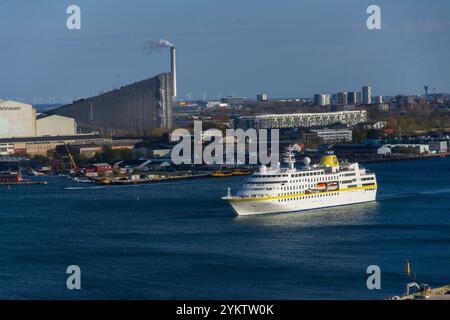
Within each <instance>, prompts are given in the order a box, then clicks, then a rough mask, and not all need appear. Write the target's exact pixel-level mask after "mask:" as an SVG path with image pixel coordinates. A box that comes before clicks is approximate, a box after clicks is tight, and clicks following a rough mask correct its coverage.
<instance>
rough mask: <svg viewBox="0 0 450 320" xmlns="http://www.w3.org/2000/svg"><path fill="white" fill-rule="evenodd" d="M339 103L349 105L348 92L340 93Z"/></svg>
mask: <svg viewBox="0 0 450 320" xmlns="http://www.w3.org/2000/svg"><path fill="white" fill-rule="evenodd" d="M338 104H342V105H344V106H345V105H347V104H348V94H347V92H339V93H338Z"/></svg>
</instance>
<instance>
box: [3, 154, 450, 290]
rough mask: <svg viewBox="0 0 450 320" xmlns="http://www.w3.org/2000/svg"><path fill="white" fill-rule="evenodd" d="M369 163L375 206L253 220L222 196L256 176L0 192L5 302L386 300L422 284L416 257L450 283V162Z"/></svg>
mask: <svg viewBox="0 0 450 320" xmlns="http://www.w3.org/2000/svg"><path fill="white" fill-rule="evenodd" d="M367 167H369V168H370V169H372V170H374V171H375V172H376V173H377V175H378V180H379V188H380V189H379V193H378V201H377V202H376V203H371V204H363V205H353V206H346V207H340V208H330V209H323V210H315V211H308V212H306V213H290V214H276V215H264V216H253V217H236V216H234V215H233V213H232V211H231V209H230V207H229V206H228V204H227V203H226V202H223V201H222V200H220V198H221V196H223V195H225V194H226V191H227V190H226V189H227V187H228V186H230V187H231V188H232V189H233V190H236V189H237V188H238V187H239V186H240V185H241V184H242V183H243V181H244V179H246V178H245V177H243V178H220V179H219V178H216V179H202V180H190V181H183V182H176V183H167V184H153V185H143V186H129V187H92V186H90V185H87V186H86V185H80V184H75V183H73V182H71V181H68V180H65V179H63V178H58V177H52V178H48V180H49V185H47V186H20V187H11V188H10V189H8V188H7V187H0V200H1V206H0V298H2V299H383V298H386V297H389V296H392V295H397V294H401V293H403V292H404V290H405V284H406V283H407V282H409V281H411V280H413V278H414V276H411V277H408V276H406V275H405V261H406V259H409V260H410V261H411V267H412V272H413V275H415V277H416V278H417V281H419V282H425V283H429V284H431V285H432V286H438V285H444V284H448V283H450V185H449V182H450V170H449V169H450V158H447V159H430V160H419V161H404V162H392V163H378V164H371V165H367ZM65 187H69V188H71V189H69V190H64V189H63V188H65ZM69 265H78V266H80V268H81V271H82V277H81V285H82V290H79V291H69V290H68V289H67V287H66V279H67V274H66V268H67V267H68V266H69ZM369 265H378V266H379V267H380V268H381V286H382V289H381V290H368V289H367V287H366V279H367V277H368V275H367V274H366V268H367V267H368V266H369Z"/></svg>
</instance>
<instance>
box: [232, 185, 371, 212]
mask: <svg viewBox="0 0 450 320" xmlns="http://www.w3.org/2000/svg"><path fill="white" fill-rule="evenodd" d="M376 194H377V188H376V187H371V188H354V189H347V190H340V191H332V192H325V193H316V194H310V195H305V194H302V195H300V194H299V195H298V196H296V195H294V196H292V195H291V196H289V197H271V198H268V199H228V201H229V203H230V204H231V206H232V208H233V210H234V211H235V212H236V213H237V214H238V215H240V216H247V215H256V214H269V213H285V212H298V211H305V210H312V209H320V208H328V207H336V206H343V205H349V204H356V203H365V202H372V201H375V200H376Z"/></svg>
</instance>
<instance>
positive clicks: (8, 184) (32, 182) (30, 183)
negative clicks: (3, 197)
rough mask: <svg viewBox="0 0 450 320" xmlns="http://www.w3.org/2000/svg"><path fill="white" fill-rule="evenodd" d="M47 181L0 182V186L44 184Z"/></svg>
mask: <svg viewBox="0 0 450 320" xmlns="http://www.w3.org/2000/svg"><path fill="white" fill-rule="evenodd" d="M46 184H48V182H47V181H28V180H27V181H19V182H0V186H33V185H46Z"/></svg>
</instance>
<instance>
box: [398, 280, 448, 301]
mask: <svg viewBox="0 0 450 320" xmlns="http://www.w3.org/2000/svg"><path fill="white" fill-rule="evenodd" d="M390 300H450V284H449V285H446V286H443V287H439V288H435V289H430V290H426V291H421V292H417V293H414V294H409V295H404V296H400V297H399V296H396V297H393V298H391V299H390Z"/></svg>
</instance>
